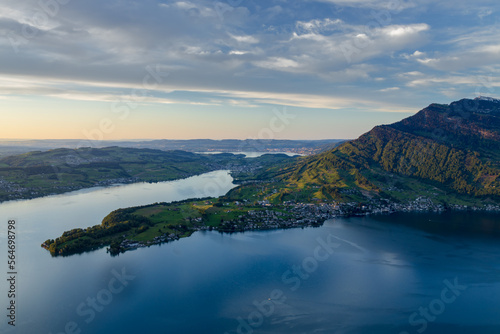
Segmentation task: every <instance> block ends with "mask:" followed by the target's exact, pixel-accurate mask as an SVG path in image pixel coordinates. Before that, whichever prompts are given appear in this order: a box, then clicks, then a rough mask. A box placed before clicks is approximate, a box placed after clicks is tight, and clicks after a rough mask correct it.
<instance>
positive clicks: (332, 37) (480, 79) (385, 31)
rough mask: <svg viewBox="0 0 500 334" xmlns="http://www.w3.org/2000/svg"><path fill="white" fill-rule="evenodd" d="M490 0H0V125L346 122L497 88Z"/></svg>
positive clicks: (328, 127)
mask: <svg viewBox="0 0 500 334" xmlns="http://www.w3.org/2000/svg"><path fill="white" fill-rule="evenodd" d="M499 11H500V5H499V3H498V0H476V1H470V0H442V1H434V0H432V1H431V0H404V1H403V0H386V1H382V0H302V1H286V0H266V1H264V0H261V1H253V0H221V1H217V0H216V1H212V0H210V1H199V0H189V1H187V0H186V1H167V0H164V1H156V0H140V1H131V0H107V1H102V0H23V1H19V0H0V129H1V133H0V138H35V139H36V138H75V139H79V138H87V139H125V138H128V139H139V138H172V139H173V138H179V139H184V138H214V139H222V138H288V139H323V138H355V137H357V136H359V135H360V134H362V133H363V132H366V131H368V130H370V129H371V128H372V127H373V126H375V125H377V124H384V123H391V122H394V121H397V120H399V119H401V118H404V117H407V116H409V115H411V114H413V113H415V112H416V111H418V110H420V109H421V108H423V107H425V106H427V105H428V104H430V103H433V102H438V103H449V102H451V101H454V100H457V99H460V98H463V97H474V96H477V95H486V96H497V97H498V96H500V93H499V92H500V78H499V74H500V38H499V37H500V22H499V17H500V16H499Z"/></svg>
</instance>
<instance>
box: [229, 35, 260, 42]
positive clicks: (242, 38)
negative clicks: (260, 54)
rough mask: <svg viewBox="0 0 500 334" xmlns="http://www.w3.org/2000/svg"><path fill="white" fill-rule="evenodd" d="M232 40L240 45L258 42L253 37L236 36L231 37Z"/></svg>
mask: <svg viewBox="0 0 500 334" xmlns="http://www.w3.org/2000/svg"><path fill="white" fill-rule="evenodd" d="M231 37H232V38H234V39H235V40H236V41H238V42H240V43H248V44H255V43H259V40H258V39H257V38H256V37H254V36H237V35H231Z"/></svg>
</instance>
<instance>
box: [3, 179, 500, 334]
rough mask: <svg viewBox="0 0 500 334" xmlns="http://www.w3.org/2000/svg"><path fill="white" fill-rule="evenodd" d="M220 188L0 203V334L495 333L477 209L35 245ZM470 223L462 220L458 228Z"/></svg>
mask: <svg viewBox="0 0 500 334" xmlns="http://www.w3.org/2000/svg"><path fill="white" fill-rule="evenodd" d="M232 187H234V185H233V184H232V179H231V177H230V175H229V173H228V171H217V172H212V173H207V174H203V175H200V176H195V177H191V178H188V179H184V180H178V181H172V182H162V183H155V184H148V183H139V184H131V185H122V186H114V187H108V188H95V189H87V190H82V191H77V192H73V193H68V194H63V195H57V196H50V197H45V198H39V199H34V200H24V201H15V202H6V203H3V204H0V217H1V219H2V220H3V224H2V225H1V226H2V228H1V229H0V232H1V234H0V242H1V243H0V249H1V252H0V254H2V255H1V256H2V257H4V260H3V261H2V265H1V268H2V271H3V273H4V277H7V274H6V273H7V271H8V270H7V265H6V262H7V260H6V259H7V246H6V232H5V231H6V229H5V227H6V226H7V220H8V219H15V220H16V227H17V232H18V236H17V237H18V248H17V251H18V260H19V263H18V268H17V269H18V281H17V287H16V289H17V291H18V296H17V297H18V298H17V306H18V308H17V326H16V327H15V329H12V327H11V326H8V325H7V321H6V320H5V319H6V317H5V314H7V310H6V308H7V290H8V285H7V281H6V279H4V280H2V283H0V290H1V291H0V295H1V298H0V301H1V303H2V305H1V308H2V309H3V310H4V311H3V313H4V314H2V319H3V320H2V322H1V323H0V332H1V333H23V334H24V333H26V334H32V333H37V334H38V333H43V334H49V333H52V334H60V333H92V334H94V333H95V334H101V333H102V334H113V333H221V334H224V333H313V332H314V333H346V334H347V333H349V334H351V333H352V334H354V333H359V334H374V333H375V334H376V333H384V334H385V333H394V334H410V333H411V334H413V333H424V332H425V333H441V334H443V333H454V334H456V333H481V334H483V333H486V334H488V333H495V334H497V333H500V243H499V240H500V239H499V231H500V223H499V219H498V216H495V215H492V214H485V213H475V214H465V213H446V214H441V215H440V214H423V213H420V214H395V215H390V216H373V217H356V218H339V219H333V220H329V221H327V222H325V224H324V225H323V226H321V227H318V228H304V229H301V228H299V229H289V230H275V231H254V232H244V233H235V234H221V233H218V232H215V231H212V232H209V231H203V232H202V231H200V232H196V233H194V234H193V235H192V236H191V237H189V238H184V239H180V240H178V241H175V242H171V243H167V244H162V245H156V246H151V247H149V248H141V249H137V250H134V251H129V252H126V253H124V254H120V255H119V256H117V257H111V256H110V255H109V254H107V253H106V250H105V249H101V250H97V251H94V252H90V253H84V254H81V255H73V256H69V257H56V258H53V257H51V256H50V254H49V253H48V252H47V251H46V250H44V249H42V248H41V247H40V244H41V243H42V242H43V241H45V240H46V239H48V238H54V237H57V236H59V235H61V233H62V232H63V231H65V230H68V229H72V228H75V227H87V226H92V225H95V224H98V223H100V221H101V220H102V218H103V217H104V216H105V215H107V214H108V213H109V212H110V211H112V210H115V209H117V208H120V207H128V206H134V205H143V204H149V203H154V202H161V201H173V200H181V199H186V198H191V197H205V196H218V195H222V194H224V193H226V192H227V191H228V190H229V189H231V188H232ZM471 226H476V227H475V228H471Z"/></svg>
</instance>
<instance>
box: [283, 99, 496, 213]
mask: <svg viewBox="0 0 500 334" xmlns="http://www.w3.org/2000/svg"><path fill="white" fill-rule="evenodd" d="M275 172H276V174H277V175H278V176H279V177H280V178H281V179H282V180H283V181H284V182H285V183H286V184H287V188H289V189H293V188H296V189H299V190H300V191H302V192H309V193H310V194H311V197H313V198H314V197H315V198H318V199H334V200H344V201H345V200H354V201H363V200H367V199H373V198H388V199H392V200H398V201H405V200H413V199H415V198H418V197H419V196H420V197H421V196H426V197H429V198H433V199H436V200H438V201H441V202H443V203H446V204H457V203H458V204H460V203H463V204H467V203H468V202H467V201H470V200H473V202H474V203H475V204H477V203H478V201H481V203H498V202H499V198H500V178H499V176H500V100H496V99H491V98H476V99H474V100H471V99H463V100H460V101H457V102H453V103H451V104H449V105H443V104H431V105H429V106H428V107H427V108H424V109H422V110H421V111H419V112H418V113H417V114H415V115H414V116H411V117H408V118H406V119H404V120H402V121H400V122H397V123H394V124H389V125H381V126H376V127H375V128H373V129H372V130H371V131H369V132H367V133H365V134H363V135H362V136H360V137H359V138H358V139H356V140H353V141H349V142H346V143H344V144H342V145H340V146H338V147H336V148H334V149H332V150H329V151H327V152H324V153H322V154H318V155H315V156H311V157H308V158H304V159H302V160H301V161H300V162H299V163H298V164H296V165H293V166H289V167H288V168H284V169H281V170H279V171H275Z"/></svg>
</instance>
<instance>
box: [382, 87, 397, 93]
mask: <svg viewBox="0 0 500 334" xmlns="http://www.w3.org/2000/svg"><path fill="white" fill-rule="evenodd" d="M399 89H400V88H399V87H389V88H384V89H379V92H382V93H387V92H394V91H398V90H399Z"/></svg>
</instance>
